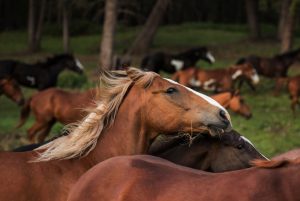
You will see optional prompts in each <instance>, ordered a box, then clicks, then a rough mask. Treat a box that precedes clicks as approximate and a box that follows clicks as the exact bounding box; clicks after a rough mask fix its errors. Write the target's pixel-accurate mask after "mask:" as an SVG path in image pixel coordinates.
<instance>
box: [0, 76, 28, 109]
mask: <svg viewBox="0 0 300 201" xmlns="http://www.w3.org/2000/svg"><path fill="white" fill-rule="evenodd" d="M1 94H4V95H5V96H6V97H8V98H9V99H11V100H12V101H14V102H16V103H17V104H18V105H23V104H24V102H25V101H24V96H23V93H22V90H21V88H20V86H19V85H18V83H17V82H16V81H15V80H14V79H12V78H2V79H0V95H1Z"/></svg>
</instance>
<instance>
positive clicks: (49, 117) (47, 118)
mask: <svg viewBox="0 0 300 201" xmlns="http://www.w3.org/2000/svg"><path fill="white" fill-rule="evenodd" d="M95 96H96V90H95V89H91V90H87V91H85V92H68V91H64V90H62V89H57V88H50V89H46V90H43V91H40V92H38V93H36V94H34V95H33V96H32V97H31V98H29V99H28V100H27V102H26V103H25V104H24V106H23V108H22V110H21V115H20V121H19V123H18V126H17V128H19V127H21V126H22V125H23V124H24V123H25V122H26V120H27V118H28V116H29V114H30V111H32V112H33V114H34V116H35V123H34V124H33V125H32V126H31V127H30V128H29V129H28V138H29V140H30V141H31V142H36V139H35V138H36V136H38V140H37V142H43V141H44V140H45V138H46V137H47V135H48V134H49V132H50V130H51V128H52V126H53V125H54V124H55V122H57V121H58V122H60V123H62V124H65V125H66V124H69V123H74V122H77V121H79V120H81V119H82V118H83V117H84V116H85V115H86V114H87V111H84V110H83V108H87V107H92V106H93V105H94V102H93V100H95Z"/></svg>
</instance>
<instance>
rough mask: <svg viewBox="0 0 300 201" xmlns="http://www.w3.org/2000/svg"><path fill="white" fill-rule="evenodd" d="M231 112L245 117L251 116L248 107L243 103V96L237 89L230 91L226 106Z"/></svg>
mask: <svg viewBox="0 0 300 201" xmlns="http://www.w3.org/2000/svg"><path fill="white" fill-rule="evenodd" d="M228 107H229V108H230V109H231V110H232V111H233V112H235V113H237V114H240V115H242V116H243V117H245V118H246V119H250V118H251V117H252V113H251V110H250V107H249V106H248V105H247V104H246V103H245V100H244V98H243V97H242V96H241V94H240V92H239V91H238V90H236V91H234V92H232V94H231V99H230V101H229V106H228Z"/></svg>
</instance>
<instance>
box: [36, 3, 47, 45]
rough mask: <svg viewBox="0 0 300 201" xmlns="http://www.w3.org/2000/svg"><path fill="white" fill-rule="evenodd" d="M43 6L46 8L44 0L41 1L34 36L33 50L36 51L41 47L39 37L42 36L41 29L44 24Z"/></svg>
mask: <svg viewBox="0 0 300 201" xmlns="http://www.w3.org/2000/svg"><path fill="white" fill-rule="evenodd" d="M45 8H46V0H42V1H41V5H40V15H39V21H38V24H37V27H36V33H35V34H36V36H35V46H34V51H38V50H40V49H41V38H42V30H43V24H44V18H45Z"/></svg>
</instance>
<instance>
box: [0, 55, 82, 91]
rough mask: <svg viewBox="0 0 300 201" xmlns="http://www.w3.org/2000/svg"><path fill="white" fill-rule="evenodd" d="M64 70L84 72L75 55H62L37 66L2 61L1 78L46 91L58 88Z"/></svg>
mask: <svg viewBox="0 0 300 201" xmlns="http://www.w3.org/2000/svg"><path fill="white" fill-rule="evenodd" d="M64 69H69V70H71V71H74V72H77V73H80V74H81V73H82V72H83V66H82V64H81V63H80V62H79V60H78V59H75V58H74V56H73V55H71V54H60V55H55V56H54V57H51V58H48V59H47V60H46V61H44V62H37V63H35V64H27V63H23V62H19V61H14V60H1V61H0V78H3V77H12V78H13V79H15V80H16V81H17V82H18V83H19V84H20V85H22V86H25V87H30V88H37V89H38V90H44V89H46V88H50V87H54V86H56V83H57V78H58V75H59V73H60V72H62V71H63V70H64Z"/></svg>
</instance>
